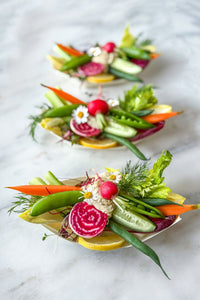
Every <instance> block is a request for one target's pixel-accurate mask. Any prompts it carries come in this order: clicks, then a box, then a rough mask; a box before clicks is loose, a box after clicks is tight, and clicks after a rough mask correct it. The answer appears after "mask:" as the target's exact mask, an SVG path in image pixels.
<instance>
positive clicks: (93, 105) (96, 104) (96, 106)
mask: <svg viewBox="0 0 200 300" xmlns="http://www.w3.org/2000/svg"><path fill="white" fill-rule="evenodd" d="M87 108H88V112H89V114H90V115H92V116H96V114H98V113H102V114H103V115H105V114H106V113H107V112H108V110H109V106H108V103H107V102H106V101H104V100H101V99H96V100H93V101H90V102H89V103H88V105H87Z"/></svg>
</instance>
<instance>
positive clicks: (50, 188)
mask: <svg viewBox="0 0 200 300" xmlns="http://www.w3.org/2000/svg"><path fill="white" fill-rule="evenodd" d="M7 188H8V189H13V190H16V191H19V192H21V193H23V194H28V195H34V196H47V195H50V194H55V193H60V192H66V191H80V190H81V188H80V187H77V186H69V185H20V186H9V187H7Z"/></svg>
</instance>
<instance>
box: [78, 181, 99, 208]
mask: <svg viewBox="0 0 200 300" xmlns="http://www.w3.org/2000/svg"><path fill="white" fill-rule="evenodd" d="M82 193H83V197H84V201H85V202H87V203H88V204H90V205H93V201H96V200H97V199H98V190H97V189H96V188H94V187H93V186H92V185H89V186H84V187H83V191H82Z"/></svg>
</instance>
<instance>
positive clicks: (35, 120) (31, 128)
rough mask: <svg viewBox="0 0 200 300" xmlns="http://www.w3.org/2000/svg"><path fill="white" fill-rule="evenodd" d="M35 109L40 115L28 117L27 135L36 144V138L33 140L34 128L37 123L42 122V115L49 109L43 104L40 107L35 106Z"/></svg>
mask: <svg viewBox="0 0 200 300" xmlns="http://www.w3.org/2000/svg"><path fill="white" fill-rule="evenodd" d="M36 107H37V108H39V109H40V110H41V111H42V113H41V114H39V115H37V116H33V115H30V116H29V117H28V118H29V120H31V123H30V124H29V134H30V135H31V137H32V139H33V140H34V141H35V142H36V138H35V130H36V127H37V125H38V123H40V122H41V121H42V119H43V118H44V113H45V112H47V111H48V110H49V109H50V108H51V107H50V106H49V105H48V104H46V103H43V104H42V105H40V106H36Z"/></svg>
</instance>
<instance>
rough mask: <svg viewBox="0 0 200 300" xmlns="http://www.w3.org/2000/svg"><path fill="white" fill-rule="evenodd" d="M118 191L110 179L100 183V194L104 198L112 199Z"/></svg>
mask: <svg viewBox="0 0 200 300" xmlns="http://www.w3.org/2000/svg"><path fill="white" fill-rule="evenodd" d="M117 193H118V188H117V186H116V184H115V183H114V182H112V181H105V182H103V183H102V184H101V187H100V194H101V196H102V197H103V198H104V199H106V200H112V199H113V198H114V197H115V196H116V195H117Z"/></svg>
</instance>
